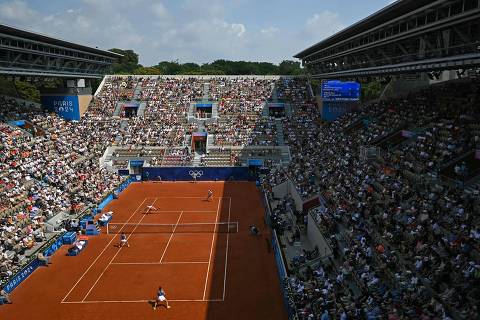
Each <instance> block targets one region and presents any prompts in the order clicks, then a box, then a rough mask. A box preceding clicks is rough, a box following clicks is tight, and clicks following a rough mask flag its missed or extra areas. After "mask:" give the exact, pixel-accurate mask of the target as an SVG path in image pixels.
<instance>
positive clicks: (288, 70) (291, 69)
mask: <svg viewBox="0 0 480 320" xmlns="http://www.w3.org/2000/svg"><path fill="white" fill-rule="evenodd" d="M278 73H279V74H280V75H292V76H295V75H301V74H304V72H303V69H302V67H301V66H300V62H297V61H293V60H283V61H282V62H280V64H279V66H278Z"/></svg>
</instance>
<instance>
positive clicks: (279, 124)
mask: <svg viewBox="0 0 480 320" xmlns="http://www.w3.org/2000/svg"><path fill="white" fill-rule="evenodd" d="M275 126H276V127H277V144H278V145H279V146H284V145H285V140H284V138H283V125H282V120H280V119H276V120H275Z"/></svg>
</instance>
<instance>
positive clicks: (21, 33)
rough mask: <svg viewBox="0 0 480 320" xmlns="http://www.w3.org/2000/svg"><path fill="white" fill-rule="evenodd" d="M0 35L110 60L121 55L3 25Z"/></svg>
mask: <svg viewBox="0 0 480 320" xmlns="http://www.w3.org/2000/svg"><path fill="white" fill-rule="evenodd" d="M0 33H4V34H8V35H11V36H15V37H19V38H23V39H29V40H33V41H39V42H43V43H45V44H50V45H55V46H61V47H65V48H68V49H75V50H81V51H83V52H88V53H93V54H98V55H103V56H108V57H111V58H120V57H121V56H122V55H121V54H118V53H114V52H110V51H107V50H100V49H98V48H92V47H89V46H84V45H80V44H77V43H73V42H69V41H66V40H61V39H58V38H52V37H50V36H47V35H43V34H40V33H36V32H33V31H28V30H24V29H19V28H16V27H11V26H7V25H4V24H0Z"/></svg>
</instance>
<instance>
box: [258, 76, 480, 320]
mask: <svg viewBox="0 0 480 320" xmlns="http://www.w3.org/2000/svg"><path fill="white" fill-rule="evenodd" d="M286 91H290V90H286ZM479 99H480V83H479V81H478V80H459V81H457V82H450V83H446V84H440V85H435V86H432V87H430V88H428V89H425V90H422V91H421V92H418V93H415V94H411V95H409V96H407V97H402V98H399V99H395V100H387V101H383V102H377V103H373V104H366V105H364V106H362V108H361V109H360V110H359V111H358V112H355V113H351V114H348V115H346V116H344V117H343V118H341V119H339V120H337V121H335V122H334V123H331V124H324V125H319V123H315V120H314V119H315V116H316V115H315V111H314V109H310V110H311V111H310V112H309V111H308V110H309V109H308V108H306V107H304V108H301V111H302V112H304V114H303V115H302V116H300V114H299V111H300V110H295V112H294V114H296V115H298V116H296V117H295V116H294V117H293V119H289V120H290V121H288V123H286V124H285V125H286V127H287V128H286V129H287V130H286V132H287V133H286V135H287V140H288V138H289V137H288V136H289V135H291V134H292V135H293V134H294V133H292V132H301V133H303V134H300V135H299V136H297V137H295V136H293V137H292V138H291V140H290V141H292V142H293V141H296V139H301V138H300V137H302V136H308V135H310V137H317V138H316V139H313V138H311V139H305V143H299V145H300V146H301V147H302V148H301V149H300V148H295V146H293V145H292V149H293V150H292V157H293V159H292V164H291V165H290V166H289V167H288V169H287V170H286V171H287V172H286V173H284V172H280V173H279V172H276V173H273V174H274V177H266V179H265V181H264V183H265V185H266V188H265V189H267V190H268V189H272V188H274V186H275V184H276V183H277V182H282V178H283V179H284V178H285V175H286V176H287V177H288V178H290V179H292V180H293V182H294V184H295V185H296V186H297V189H298V191H299V193H300V194H301V195H302V196H307V195H309V194H311V193H317V192H319V190H320V198H321V199H322V200H321V205H320V206H319V207H317V208H315V209H313V210H312V211H310V212H308V213H307V212H303V214H304V215H311V216H312V217H313V218H314V220H315V221H316V223H317V225H318V227H319V228H320V229H321V231H322V234H323V235H324V236H325V237H326V238H327V239H328V242H329V245H330V246H331V247H332V249H333V256H332V257H330V258H328V259H323V260H317V261H314V262H312V263H303V264H301V265H302V266H301V267H299V268H296V269H295V272H293V275H292V276H291V277H290V279H289V285H290V293H291V296H292V299H293V300H294V302H295V305H296V308H297V310H298V314H299V317H300V318H302V319H311V318H312V317H314V315H318V316H320V315H322V314H325V313H327V314H329V315H330V316H331V317H332V318H336V317H339V316H341V315H342V314H345V315H348V318H360V319H377V318H383V317H385V316H388V318H389V319H402V318H408V319H414V318H415V319H417V318H418V319H423V318H425V319H433V318H442V319H447V318H450V317H454V318H458V319H473V318H476V317H478V310H477V305H478V302H479V296H478V294H479V292H478V281H479V275H480V264H479V263H478V261H479V260H478V249H479V243H478V241H479V240H480V237H479V221H478V219H477V218H475V217H476V216H477V215H478V212H479V209H480V206H479V205H480V202H479V189H478V184H475V183H473V184H471V187H470V188H465V189H463V185H464V183H466V181H468V180H471V178H472V177H473V176H476V177H477V179H478V169H477V166H478V159H476V160H475V157H474V156H472V152H475V150H478V148H479V147H480V146H479V142H480V138H479V137H480V136H479V135H478V128H477V127H478V126H477V124H476V123H477V122H478V119H479V116H480V115H479V114H478V109H477V108H475V105H478V103H479ZM297 107H298V105H297ZM302 119H303V120H305V119H308V121H311V123H306V122H305V121H300V120H302ZM359 121H360V123H361V125H357V123H358V122H359ZM398 131H408V132H409V134H408V137H407V138H406V139H400V141H399V140H398V139H395V138H394V137H393V136H392V134H393V133H395V132H398ZM410 133H411V134H410ZM392 137H393V138H392ZM386 138H391V141H390V142H391V143H390V144H387V145H388V146H389V147H388V148H385V146H384V145H385V144H383V145H382V141H384V139H386ZM300 141H301V140H300ZM363 147H375V148H379V149H381V152H380V153H379V155H380V156H379V157H376V158H375V159H373V160H371V161H368V160H367V161H365V160H366V159H362V157H361V149H362V148H363ZM466 156H467V158H468V160H469V161H468V162H467V161H466V160H465V157H466ZM314 164H316V165H314ZM311 167H313V168H312V169H310V168H311ZM449 167H453V168H454V169H453V171H452V172H450V174H449V176H448V179H441V178H442V175H444V174H445V168H449ZM473 172H475V174H473ZM305 173H307V174H305ZM282 201H288V199H285V200H282ZM278 207H280V208H281V206H277V208H278ZM277 211H278V210H277ZM286 211H287V210H286V209H283V210H281V209H280V210H279V212H280V216H282V215H283V216H285V212H286ZM275 214H276V215H278V212H276V213H275ZM277 219H278V218H277V217H275V220H277ZM286 220H287V219H286V218H285V217H283V218H281V219H280V221H281V222H280V223H275V224H274V225H275V227H276V228H277V229H278V230H280V231H281V232H283V231H284V229H291V226H290V227H289V228H286V227H285V221H286ZM303 222H304V219H302V218H300V219H298V222H297V223H299V224H300V225H302V224H303ZM295 258H296V260H300V261H302V262H308V260H309V259H307V257H306V256H305V254H303V255H301V256H300V257H295ZM412 306H413V307H412Z"/></svg>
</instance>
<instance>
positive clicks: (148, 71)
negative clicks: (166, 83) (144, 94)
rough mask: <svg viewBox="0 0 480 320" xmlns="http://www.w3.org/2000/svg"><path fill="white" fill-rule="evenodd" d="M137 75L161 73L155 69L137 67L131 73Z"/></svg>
mask: <svg viewBox="0 0 480 320" xmlns="http://www.w3.org/2000/svg"><path fill="white" fill-rule="evenodd" d="M132 73H133V74H139V75H158V74H162V71H161V70H160V69H158V68H156V67H139V68H137V69H135V70H133V72H132Z"/></svg>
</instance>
